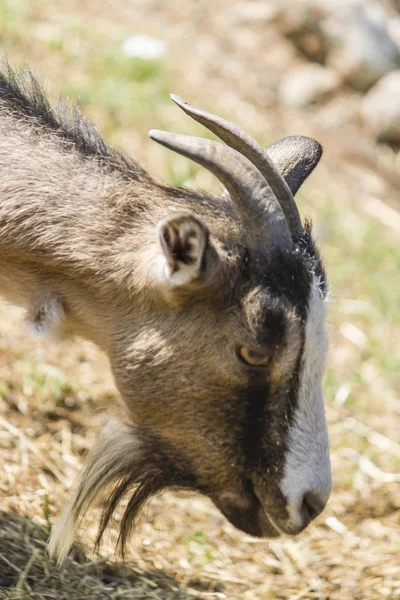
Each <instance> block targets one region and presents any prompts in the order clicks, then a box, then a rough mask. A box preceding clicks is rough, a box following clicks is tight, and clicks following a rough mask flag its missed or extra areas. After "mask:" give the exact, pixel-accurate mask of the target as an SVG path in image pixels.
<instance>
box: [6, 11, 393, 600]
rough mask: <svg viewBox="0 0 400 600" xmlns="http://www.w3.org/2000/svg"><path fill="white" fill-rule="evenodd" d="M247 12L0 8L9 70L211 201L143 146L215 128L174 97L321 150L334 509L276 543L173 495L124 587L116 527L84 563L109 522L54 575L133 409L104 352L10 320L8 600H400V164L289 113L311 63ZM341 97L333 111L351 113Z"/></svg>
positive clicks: (136, 545) (161, 507)
mask: <svg viewBox="0 0 400 600" xmlns="http://www.w3.org/2000/svg"><path fill="white" fill-rule="evenodd" d="M245 4H246V3H239V2H235V3H232V2H230V1H229V0H221V1H220V2H219V3H218V9H216V8H215V3H212V2H211V0H201V1H198V2H196V3H190V2H184V1H183V0H174V2H172V3H159V2H156V1H155V0H153V1H150V0H143V2H139V1H136V2H134V1H132V0H131V1H129V2H128V1H127V0H125V1H124V2H123V1H122V0H121V1H119V0H115V1H113V2H112V1H111V0H108V1H107V0H105V1H104V2H103V3H102V5H101V10H99V5H98V3H96V2H94V1H93V0H80V1H79V2H78V1H77V0H76V1H74V0H72V1H71V2H69V3H68V4H67V3H64V2H54V1H52V2H50V0H43V1H41V2H39V1H37V0H35V1H33V2H28V1H27V0H26V1H24V0H19V1H18V2H13V3H12V4H11V3H9V4H7V3H4V2H0V11H1V12H0V16H2V22H3V38H4V40H5V43H6V47H7V48H8V51H9V54H10V56H11V57H14V56H15V57H19V58H22V59H23V60H25V59H28V60H29V61H30V62H32V63H33V64H34V65H36V69H37V71H39V73H42V75H43V78H44V79H47V81H48V82H50V83H51V85H52V86H53V88H54V91H56V92H58V91H60V92H61V91H65V92H67V93H69V94H71V95H73V96H77V95H80V97H81V101H82V103H83V104H84V105H86V108H85V112H87V113H88V114H91V115H92V117H93V118H95V119H96V120H97V121H98V122H100V124H101V126H102V129H103V130H104V131H105V132H106V134H107V137H108V138H109V139H112V140H113V141H114V142H116V143H118V144H120V145H123V146H124V147H125V148H126V149H128V150H129V151H131V152H134V153H135V154H136V155H137V156H138V157H139V158H140V159H141V160H142V161H144V162H145V163H147V164H148V165H151V171H152V173H157V174H158V175H159V176H160V177H165V178H168V179H169V180H170V181H173V182H177V183H182V182H184V183H186V184H188V183H189V184H195V185H199V186H202V187H206V188H209V187H211V186H213V185H214V181H213V179H212V178H211V177H209V175H208V174H207V173H205V172H204V171H203V170H201V169H196V168H193V167H191V166H190V167H189V164H188V161H186V160H184V159H180V158H179V157H173V156H171V155H169V154H168V153H167V152H165V151H163V150H162V149H159V148H157V147H156V146H155V145H154V144H151V143H150V142H148V141H147V137H146V135H147V130H148V129H150V128H151V127H166V128H167V127H169V128H173V129H175V130H179V131H185V132H194V131H195V132H199V131H201V130H200V129H199V128H198V127H197V126H196V125H194V124H191V123H190V122H189V121H188V120H187V119H186V118H185V117H184V116H183V115H179V113H178V112H177V110H176V109H175V108H174V107H173V106H170V103H169V102H168V100H167V91H174V92H176V93H179V94H181V95H182V96H183V97H184V98H187V99H188V100H190V101H192V102H193V103H194V104H196V103H197V104H198V105H199V106H204V107H207V108H211V109H213V110H214V111H216V112H220V113H221V114H224V115H225V116H227V117H228V118H231V119H232V120H234V121H236V122H237V123H238V124H240V125H241V126H243V128H245V129H247V130H248V131H249V132H250V133H252V134H253V135H257V136H258V137H259V138H260V139H261V140H263V141H265V142H268V141H269V140H272V139H273V138H276V137H279V136H282V135H285V134H293V133H303V134H311V135H314V136H315V137H316V138H317V139H321V140H322V141H323V142H324V144H325V148H326V154H325V159H324V161H323V163H322V164H321V166H320V167H319V168H318V170H317V172H316V173H315V174H313V176H312V179H311V180H310V182H309V183H307V186H305V189H304V192H303V191H301V193H300V195H299V203H300V206H301V208H302V211H303V213H305V214H311V215H312V217H313V219H314V223H315V229H316V232H317V234H318V237H319V239H320V243H321V246H322V248H323V254H324V256H325V262H326V264H327V269H328V274H329V276H330V280H331V286H332V301H331V304H330V312H329V327H330V333H331V336H330V337H331V352H330V357H329V365H328V372H327V378H326V382H325V394H326V399H327V418H328V423H329V430H330V437H331V445H332V469H333V477H334V493H333V495H332V498H331V500H330V502H329V505H328V507H327V509H326V510H325V511H324V513H323V514H322V515H321V516H320V517H319V518H318V520H317V521H316V523H315V524H314V525H312V526H311V527H310V528H309V529H308V530H307V531H306V532H305V533H304V534H302V535H301V536H299V537H298V538H296V539H282V540H279V541H274V542H266V541H259V540H254V539H251V538H249V537H247V536H245V535H244V534H242V533H240V532H238V531H236V530H234V529H233V527H231V526H230V525H229V524H228V523H227V522H226V521H225V520H224V519H223V517H222V516H221V515H220V514H219V513H218V512H217V510H216V509H215V508H214V507H213V506H212V505H211V503H209V502H208V501H207V500H205V499H203V498H201V497H199V496H198V495H193V494H167V495H166V496H164V497H161V498H158V499H156V500H154V501H153V502H152V503H151V504H150V505H149V507H148V508H147V511H146V514H145V515H144V517H143V519H142V521H141V523H140V524H139V526H138V527H137V530H136V532H135V534H134V536H133V539H132V543H131V547H130V557H131V560H132V564H130V565H127V566H126V567H125V570H124V571H121V570H119V569H118V566H117V565H115V564H114V565H113V564H108V563H106V562H105V559H106V558H107V559H109V560H110V561H111V563H112V561H114V562H115V556H114V555H113V539H114V538H115V531H116V528H117V526H118V523H116V524H115V528H114V529H113V528H112V529H111V530H110V532H109V534H108V538H107V539H106V542H105V543H104V545H103V547H102V556H103V557H105V558H104V559H103V558H102V559H101V560H100V561H99V562H96V561H95V562H86V561H85V555H84V554H83V552H85V553H86V554H88V555H89V553H90V548H91V543H92V541H93V538H94V531H95V524H96V515H91V516H90V517H89V518H88V520H87V522H86V529H84V530H82V531H81V542H82V544H83V550H82V549H80V550H76V551H75V553H74V554H73V556H72V558H71V559H70V560H69V561H68V562H67V564H66V565H65V567H64V568H63V569H62V570H60V571H59V570H58V569H57V568H56V567H55V566H54V565H53V564H52V563H51V562H50V561H49V560H48V558H47V556H46V554H45V540H46V537H47V534H48V531H49V528H50V526H51V523H52V522H53V521H54V519H55V518H56V517H57V515H58V514H59V512H60V510H61V507H62V505H63V504H64V502H65V500H66V498H67V495H68V489H69V487H70V486H71V485H72V482H73V480H74V478H75V476H76V474H77V472H78V470H79V465H80V463H81V458H82V455H83V454H84V453H85V452H86V450H87V449H88V448H89V447H90V446H91V445H92V443H93V441H94V439H95V438H96V436H97V434H98V431H99V429H100V428H101V426H102V425H103V424H104V422H105V421H106V419H107V417H108V415H109V414H115V413H116V412H118V399H117V396H116V392H115V390H114V387H113V384H112V382H111V379H110V375H109V373H108V367H107V364H106V360H105V359H104V357H102V356H100V355H99V354H98V353H97V351H96V350H95V349H94V348H92V347H91V346H90V345H89V344H87V343H84V342H79V341H75V342H63V343H61V344H58V345H57V346H54V345H51V344H49V343H45V342H43V341H41V340H35V339H33V338H29V337H27V332H26V330H25V327H24V325H23V322H22V313H21V311H19V310H18V309H15V308H11V307H6V306H4V305H1V306H0V456H1V464H2V465H3V468H2V471H1V473H0V498H1V504H0V508H1V511H2V512H1V513H0V598H2V597H4V598H21V599H22V598H24V599H25V598H27V599H28V598H35V599H37V600H45V599H50V598H55V597H57V598H68V599H70V598H76V599H78V598H84V597H85V598H86V597H88V598H99V599H101V598H103V597H104V598H106V597H110V598H140V599H147V598H149V599H151V598H154V599H156V600H170V599H172V598H174V599H180V598H190V597H198V598H203V599H207V598H221V599H230V598H238V599H243V600H256V599H257V600H261V599H262V600H267V599H270V598H271V599H282V600H300V599H306V600H328V599H329V600H378V599H381V598H389V599H391V600H395V599H396V598H400V566H399V563H400V561H399V555H400V523H399V508H400V482H399V479H400V478H399V475H398V473H399V465H400V437H399V430H400V427H399V419H400V404H399V387H400V386H399V380H398V372H399V370H398V369H399V361H398V357H399V355H400V345H399V340H400V335H399V334H400V327H399V323H400V308H399V307H400V294H399V286H398V273H399V270H400V258H399V254H400V253H399V246H400V243H399V216H398V215H399V212H398V207H399V204H398V197H399V196H398V193H399V190H400V174H399V160H398V157H397V158H396V155H395V154H394V153H393V152H392V151H390V150H387V149H377V148H375V147H374V145H373V144H372V142H371V140H369V138H368V135H367V133H365V132H362V131H360V130H359V129H358V124H357V119H356V118H354V119H353V120H352V121H351V122H350V123H349V124H347V125H343V127H339V128H337V127H330V126H329V122H330V121H329V119H328V117H327V115H329V110H331V109H332V107H329V106H328V107H321V108H318V107H317V108H316V109H314V110H310V111H309V112H300V111H295V110H289V109H285V108H283V107H281V106H279V105H277V104H276V103H275V101H274V98H273V93H272V90H273V88H274V85H275V83H276V81H277V80H278V78H279V75H280V73H281V72H282V70H284V69H285V68H286V67H287V66H288V65H289V64H293V62H296V61H299V60H300V58H299V57H298V56H296V54H295V53H294V51H293V49H292V48H291V47H290V46H289V45H288V44H287V43H286V42H283V41H282V40H281V39H280V38H279V37H278V35H277V33H276V32H275V30H274V28H273V27H271V26H270V25H268V23H267V22H265V21H251V20H250V21H249V20H247V21H246V20H245V19H244V18H243V11H244V8H243V7H244V6H245ZM248 4H251V3H248ZM244 12H245V11H244ZM137 32H146V33H152V34H154V35H156V36H159V37H162V38H163V39H165V40H166V42H167V44H168V52H169V53H168V59H167V60H166V59H165V60H163V61H160V62H159V63H157V64H153V65H152V66H151V68H150V67H149V66H148V65H147V66H145V65H138V64H136V63H135V64H133V63H132V64H131V63H129V62H128V63H127V61H126V58H124V57H123V56H122V54H121V42H122V40H123V39H124V37H125V36H126V35H128V34H131V33H137ZM27 48H29V55H27ZM343 94H344V95H341V96H340V97H339V98H336V99H335V102H336V103H339V102H346V101H347V100H348V98H347V96H346V94H347V95H348V96H350V93H343ZM328 109H329V110H328ZM388 207H389V208H388Z"/></svg>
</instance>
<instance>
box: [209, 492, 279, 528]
mask: <svg viewBox="0 0 400 600" xmlns="http://www.w3.org/2000/svg"><path fill="white" fill-rule="evenodd" d="M214 504H215V505H216V506H217V508H218V509H219V510H220V511H221V513H222V514H223V515H224V516H225V517H226V518H227V519H228V521H229V522H230V523H231V524H232V525H234V526H235V527H236V528H237V529H240V531H243V532H244V533H247V534H248V535H251V536H253V537H259V538H277V537H279V536H280V535H281V534H282V533H283V532H282V530H281V529H280V528H279V527H278V526H277V524H276V523H275V522H274V521H273V520H272V519H271V518H270V516H269V515H268V513H266V511H265V510H264V508H263V506H262V504H261V502H260V501H259V499H258V498H257V496H256V494H255V493H254V492H253V491H251V493H249V492H248V493H247V494H246V496H245V497H243V496H240V495H236V494H223V495H222V496H221V497H220V498H219V499H218V500H216V499H214Z"/></svg>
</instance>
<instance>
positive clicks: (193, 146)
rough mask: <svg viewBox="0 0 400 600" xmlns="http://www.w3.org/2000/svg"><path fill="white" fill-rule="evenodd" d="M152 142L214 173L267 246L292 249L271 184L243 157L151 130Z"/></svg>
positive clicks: (192, 139)
mask: <svg viewBox="0 0 400 600" xmlns="http://www.w3.org/2000/svg"><path fill="white" fill-rule="evenodd" d="M149 136H150V138H151V139H152V140H154V141H156V142H158V143H159V144H161V145H163V146H165V147H166V148H169V149H170V150H174V151H175V152H178V153H179V154H182V155H183V156H186V157H187V158H190V159H192V160H194V161H195V162H197V163H198V164H200V165H202V166H203V167H205V168H206V169H208V170H209V171H211V172H212V173H213V174H214V175H215V176H216V177H217V178H218V179H219V180H220V181H221V183H222V184H223V185H224V186H225V188H226V189H227V190H228V192H229V195H230V196H231V199H232V201H233V202H234V203H235V205H236V207H237V209H238V212H239V214H240V217H241V219H242V220H244V222H245V225H246V227H247V228H249V230H250V231H252V232H253V233H258V234H260V235H261V237H262V239H263V241H264V243H265V244H266V245H278V246H279V247H282V248H287V249H288V248H291V246H292V240H291V235H290V231H289V229H288V226H287V223H286V219H285V215H284V214H283V211H282V209H281V207H280V205H279V203H278V202H277V200H276V198H275V196H274V194H273V192H272V190H271V188H270V186H269V184H268V182H267V181H266V180H265V178H264V177H263V176H262V174H261V173H260V171H259V170H258V169H257V168H256V167H255V166H254V165H253V164H252V163H251V162H250V161H249V160H248V159H247V158H246V157H245V156H243V155H241V154H239V152H237V151H236V150H233V149H232V148H229V147H228V146H225V145H223V144H220V143H219V142H214V141H211V140H207V139H204V138H197V137H192V136H187V135H180V134H176V133H168V132H166V131H159V130H155V129H152V130H151V131H150V132H149Z"/></svg>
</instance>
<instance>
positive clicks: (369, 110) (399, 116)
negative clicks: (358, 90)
mask: <svg viewBox="0 0 400 600" xmlns="http://www.w3.org/2000/svg"><path fill="white" fill-rule="evenodd" d="M361 116H362V118H363V120H364V121H365V123H366V125H367V126H368V127H369V128H370V129H371V130H372V131H373V132H374V134H375V136H376V137H377V139H378V140H380V141H387V142H392V143H397V144H398V143H400V69H398V70H397V71H393V72H392V73H389V74H388V75H385V77H382V79H380V80H379V81H378V83H377V84H375V86H374V87H373V88H372V89H371V90H370V91H369V92H368V93H367V94H366V96H365V97H364V99H363V101H362V104H361Z"/></svg>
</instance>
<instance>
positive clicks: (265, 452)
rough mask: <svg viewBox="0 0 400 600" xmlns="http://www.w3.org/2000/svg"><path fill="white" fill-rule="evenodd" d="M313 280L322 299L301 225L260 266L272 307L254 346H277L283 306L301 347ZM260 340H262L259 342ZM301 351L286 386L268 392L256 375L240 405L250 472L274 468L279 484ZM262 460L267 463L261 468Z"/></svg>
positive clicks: (319, 272) (319, 273) (308, 237)
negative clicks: (291, 244)
mask: <svg viewBox="0 0 400 600" xmlns="http://www.w3.org/2000/svg"><path fill="white" fill-rule="evenodd" d="M313 275H314V276H315V277H317V278H318V279H319V282H320V289H321V293H322V295H323V296H325V295H326V293H327V284H326V277H325V271H324V269H323V266H322V262H321V258H320V255H319V253H318V250H317V248H316V246H315V244H314V241H313V238H312V234H311V224H310V223H306V225H305V229H304V234H303V235H302V236H301V238H299V239H298V240H296V245H295V250H294V251H293V252H292V253H291V254H287V253H284V252H280V251H278V252H276V253H275V254H274V255H273V256H272V257H271V259H270V260H269V262H268V265H266V266H265V272H264V273H263V276H262V285H263V287H266V288H267V289H268V291H269V293H270V295H271V307H270V308H269V309H267V312H266V313H265V326H264V327H261V328H260V334H259V341H260V343H262V344H264V345H265V346H266V347H273V346H274V345H279V343H281V342H282V339H283V338H284V331H285V325H284V323H285V318H284V308H283V307H284V306H285V305H286V306H287V307H292V308H294V310H295V311H296V312H297V314H298V315H299V317H300V319H301V328H302V338H303V344H302V346H303V345H304V337H305V324H306V320H307V315H308V302H309V297H310V292H311V285H312V281H313ZM263 338H264V339H263ZM301 358H302V349H301V350H300V352H299V356H298V358H297V362H296V367H295V369H294V371H293V372H292V374H291V377H290V379H289V380H288V381H286V382H284V383H283V385H282V386H281V387H280V388H278V389H277V390H275V391H274V393H271V391H270V388H269V385H268V381H267V379H266V378H262V377H261V376H260V375H258V374H254V376H253V377H251V378H250V380H249V386H248V388H247V390H246V391H245V394H244V396H245V397H244V398H243V402H244V404H245V406H246V419H245V422H244V425H243V433H242V447H243V450H244V455H245V457H246V460H247V462H248V465H249V468H250V470H254V469H256V470H257V469H261V470H264V471H265V470H267V472H268V469H271V468H272V469H273V478H272V479H275V480H276V479H279V477H280V476H281V470H282V468H283V460H284V452H285V439H286V433H287V431H288V428H289V426H290V424H291V422H292V420H293V415H294V412H295V409H296V407H297V396H298V387H299V380H300V370H301ZM265 461H266V462H267V463H268V464H264V463H265Z"/></svg>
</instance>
